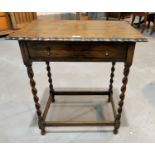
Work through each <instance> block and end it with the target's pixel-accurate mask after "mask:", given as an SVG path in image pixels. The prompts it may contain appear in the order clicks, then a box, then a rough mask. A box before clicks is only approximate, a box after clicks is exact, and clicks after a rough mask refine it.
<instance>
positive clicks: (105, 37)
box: [7, 19, 147, 42]
mask: <svg viewBox="0 0 155 155" xmlns="http://www.w3.org/2000/svg"><path fill="white" fill-rule="evenodd" d="M7 39H13V40H43V41H46V40H48V41H50V40H51V41H107V42H108V41H119V42H144V41H147V39H146V38H144V37H143V35H141V34H140V33H139V32H138V31H137V30H135V29H134V28H133V27H131V26H130V25H129V24H128V23H127V22H124V21H103V20H83V21H81V20H58V21H53V20H51V19H48V20H41V19H40V20H36V21H33V22H32V23H31V24H29V25H27V26H26V27H24V28H23V29H21V30H17V31H15V32H14V33H12V34H11V35H9V36H8V37H7Z"/></svg>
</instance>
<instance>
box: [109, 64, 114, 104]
mask: <svg viewBox="0 0 155 155" xmlns="http://www.w3.org/2000/svg"><path fill="white" fill-rule="evenodd" d="M115 64H116V63H115V62H112V67H111V74H110V85H109V92H110V95H109V98H108V101H109V102H110V96H111V95H112V94H113V82H114V72H115Z"/></svg>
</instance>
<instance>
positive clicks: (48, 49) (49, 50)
mask: <svg viewBox="0 0 155 155" xmlns="http://www.w3.org/2000/svg"><path fill="white" fill-rule="evenodd" d="M47 55H48V56H50V55H51V48H50V47H47Z"/></svg>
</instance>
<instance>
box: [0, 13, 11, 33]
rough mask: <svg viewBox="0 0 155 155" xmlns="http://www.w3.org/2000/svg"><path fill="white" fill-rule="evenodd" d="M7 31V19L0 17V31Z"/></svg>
mask: <svg viewBox="0 0 155 155" xmlns="http://www.w3.org/2000/svg"><path fill="white" fill-rule="evenodd" d="M8 29H9V25H8V21H7V17H5V16H4V17H0V31H3V30H8Z"/></svg>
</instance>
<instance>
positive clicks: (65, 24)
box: [7, 20, 147, 135]
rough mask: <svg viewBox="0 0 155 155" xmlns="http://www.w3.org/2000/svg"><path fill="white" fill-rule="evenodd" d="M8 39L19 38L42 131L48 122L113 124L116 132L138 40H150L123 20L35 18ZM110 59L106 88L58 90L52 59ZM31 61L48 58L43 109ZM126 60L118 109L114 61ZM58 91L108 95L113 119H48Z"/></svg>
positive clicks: (55, 123)
mask: <svg viewBox="0 0 155 155" xmlns="http://www.w3.org/2000/svg"><path fill="white" fill-rule="evenodd" d="M7 39H11V40H18V42H19V46H20V49H21V54H22V58H23V62H24V65H25V66H26V68H27V74H28V77H29V79H30V85H31V89H32V94H33V99H34V102H35V108H36V112H37V116H38V126H39V128H40V130H41V134H42V135H44V134H45V133H46V131H45V127H47V126H48V127H49V126H71V125H73V126H78V125H79V126H81V125H83V126H96V125H98V126H102V125H110V126H114V130H113V133H114V134H117V133H118V129H119V127H120V119H121V113H122V108H123V104H124V98H125V91H126V86H127V82H128V74H129V70H130V67H131V65H132V61H133V55H134V49H135V45H136V42H145V41H147V40H146V39H145V38H144V37H143V36H142V35H141V34H140V33H139V32H137V31H136V30H135V29H134V28H132V27H131V26H130V25H129V24H127V23H126V22H122V21H96V20H95V21H93V20H92V21H78V20H75V21H73V20H70V21H69V20H62V21H52V20H36V21H34V22H32V23H31V24H30V25H28V26H27V27H25V28H24V29H21V30H18V31H16V32H14V33H13V34H11V35H10V36H9V37H8V38H7ZM62 61H63V62H111V63H112V68H111V75H110V84H109V88H108V89H107V91H55V90H54V88H53V84H52V77H51V70H50V62H62ZM32 62H45V63H46V65H47V67H46V68H47V75H48V79H49V80H48V81H49V90H50V91H49V99H48V101H47V104H46V106H45V110H44V111H43V113H42V111H41V108H40V104H39V97H38V96H37V89H36V83H35V80H34V73H33V69H32ZM117 62H123V63H124V71H123V75H124V77H123V79H122V87H121V92H120V101H119V103H118V109H117V110H115V104H114V100H113V80H114V71H115V64H116V63H117ZM55 95H107V96H108V100H109V102H111V105H112V110H113V114H114V118H115V119H114V120H112V121H110V122H109V121H108V122H106V121H99V122H97V121H95V122H94V121H87V122H81V121H79V122H78V121H77V122H69V121H46V116H47V113H48V109H49V107H50V104H51V103H52V102H55Z"/></svg>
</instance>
